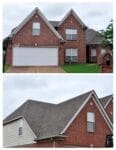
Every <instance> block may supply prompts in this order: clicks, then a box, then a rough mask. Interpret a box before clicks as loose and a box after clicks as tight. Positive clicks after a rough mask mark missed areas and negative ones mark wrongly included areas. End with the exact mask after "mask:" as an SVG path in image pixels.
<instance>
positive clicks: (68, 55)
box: [65, 48, 78, 63]
mask: <svg viewBox="0 0 116 150" xmlns="http://www.w3.org/2000/svg"><path fill="white" fill-rule="evenodd" d="M77 52H78V50H77V49H73V48H71V49H66V51H65V62H68V63H71V62H77V61H78V60H77V58H78V53H77Z"/></svg>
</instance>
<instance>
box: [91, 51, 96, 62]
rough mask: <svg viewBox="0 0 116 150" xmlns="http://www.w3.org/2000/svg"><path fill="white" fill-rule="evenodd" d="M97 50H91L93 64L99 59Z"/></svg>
mask: <svg viewBox="0 0 116 150" xmlns="http://www.w3.org/2000/svg"><path fill="white" fill-rule="evenodd" d="M96 55H97V54H96V49H91V62H96V61H97V57H96Z"/></svg>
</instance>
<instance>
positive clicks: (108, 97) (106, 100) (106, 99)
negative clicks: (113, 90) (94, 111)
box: [99, 95, 112, 107]
mask: <svg viewBox="0 0 116 150" xmlns="http://www.w3.org/2000/svg"><path fill="white" fill-rule="evenodd" d="M111 97H112V95H108V96H105V97H102V98H100V99H99V100H100V102H101V104H102V106H103V107H104V106H105V105H106V103H107V102H108V101H109V99H110V98H111Z"/></svg>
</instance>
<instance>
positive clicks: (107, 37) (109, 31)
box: [100, 20, 113, 49]
mask: <svg viewBox="0 0 116 150" xmlns="http://www.w3.org/2000/svg"><path fill="white" fill-rule="evenodd" d="M100 33H101V35H102V37H103V45H104V46H110V48H111V49H112V48H113V21H112V20H111V21H110V24H109V25H108V26H107V27H106V30H101V32H100Z"/></svg>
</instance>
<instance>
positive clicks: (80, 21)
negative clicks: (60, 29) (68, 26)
mask: <svg viewBox="0 0 116 150" xmlns="http://www.w3.org/2000/svg"><path fill="white" fill-rule="evenodd" d="M70 14H72V15H73V16H74V17H75V19H76V20H77V21H78V22H79V23H80V24H81V26H83V27H85V28H87V26H86V25H85V24H84V23H83V21H82V20H81V19H80V18H79V16H78V15H77V14H76V12H75V11H74V10H73V9H72V8H71V9H70V10H69V11H68V13H67V14H66V15H65V16H64V18H63V19H62V20H61V21H60V23H59V25H61V24H62V23H63V22H64V21H65V20H66V19H67V18H68V17H69V16H70Z"/></svg>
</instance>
